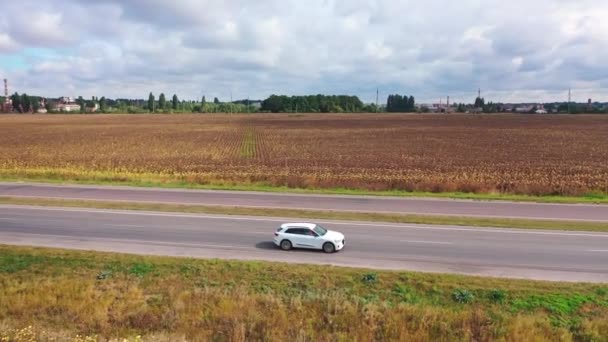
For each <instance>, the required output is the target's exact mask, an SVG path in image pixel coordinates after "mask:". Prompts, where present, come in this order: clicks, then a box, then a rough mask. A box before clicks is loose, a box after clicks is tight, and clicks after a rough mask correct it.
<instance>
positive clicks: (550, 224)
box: [0, 197, 608, 232]
mask: <svg viewBox="0 0 608 342" xmlns="http://www.w3.org/2000/svg"><path fill="white" fill-rule="evenodd" d="M0 204H16V205H37V206H54V207H78V208H97V209H116V210H145V211H163V212H181V213H196V214H217V215H243V216H265V217H286V218H301V219H312V220H320V219H326V220H343V221H367V222H386V223H412V224H429V225H454V226H469V227H487V228H519V229H539V230H564V231H592V232H608V223H603V222H572V221H550V220H526V219H507V218H479V217H459V216H424V215H402V214H384V213H365V212H345V211H324V210H300V209H276V208H248V207H225V206H202V205H181V204H163V203H136V202H123V201H115V202H105V201H86V200H62V199H45V198H22V197H0Z"/></svg>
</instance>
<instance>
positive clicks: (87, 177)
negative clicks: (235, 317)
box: [0, 141, 608, 204]
mask: <svg viewBox="0 0 608 342" xmlns="http://www.w3.org/2000/svg"><path fill="white" fill-rule="evenodd" d="M253 144H255V141H253ZM251 146H252V143H248V144H244V145H243V147H242V150H241V152H242V155H243V156H244V157H247V156H252V155H251V149H252V147H251ZM253 148H255V146H253ZM245 151H248V152H245ZM253 153H255V151H254V152H253ZM0 181H3V182H38V183H52V184H86V185H122V186H136V187H153V188H174V189H175V188H176V189H201V190H232V191H259V192H271V193H276V192H284V193H299V194H325V195H354V196H391V197H414V198H415V197H421V198H446V199H463V200H480V201H515V202H536V203H587V204H608V194H601V193H590V194H586V195H584V196H572V197H569V196H529V195H515V194H501V193H462V192H440V193H434V192H408V191H366V190H358V189H344V188H333V189H301V188H290V187H285V186H271V185H267V184H262V183H251V184H235V183H226V182H216V183H210V184H196V183H190V182H185V181H180V180H175V179H172V178H171V177H163V176H159V175H156V174H138V175H137V176H127V175H118V174H114V173H109V172H92V173H91V174H78V175H73V176H70V177H67V178H66V176H65V175H63V174H61V172H60V171H57V170H55V171H44V170H41V171H35V170H30V171H28V172H25V173H23V172H20V173H18V174H17V173H14V172H8V171H6V170H0Z"/></svg>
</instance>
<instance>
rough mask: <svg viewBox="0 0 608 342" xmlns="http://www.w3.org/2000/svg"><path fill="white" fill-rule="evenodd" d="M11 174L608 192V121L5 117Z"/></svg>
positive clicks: (1, 138)
mask: <svg viewBox="0 0 608 342" xmlns="http://www.w3.org/2000/svg"><path fill="white" fill-rule="evenodd" d="M0 132H1V134H0V176H1V177H3V178H5V179H61V180H87V181H108V180H109V181H117V182H121V181H124V182H155V183H178V182H179V183H190V184H211V185H250V184H255V185H264V186H287V187H293V188H315V189H321V188H348V189H361V190H378V191H382V190H406V191H430V192H453V191H459V192H474V193H513V194H530V195H549V194H554V195H583V194H588V193H601V194H606V193H608V116H529V115H484V116H480V115H374V114H365V115H336V114H329V115H287V114H280V115H279V114H277V115H270V114H269V115H249V116H248V115H113V116H110V115H90V116H86V115H65V116H64V115H46V116H16V115H9V116H0Z"/></svg>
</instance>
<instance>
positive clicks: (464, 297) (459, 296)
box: [452, 289, 475, 304]
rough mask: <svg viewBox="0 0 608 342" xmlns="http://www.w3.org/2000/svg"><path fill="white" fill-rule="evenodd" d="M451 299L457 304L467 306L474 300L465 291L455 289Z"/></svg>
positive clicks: (472, 296)
mask: <svg viewBox="0 0 608 342" xmlns="http://www.w3.org/2000/svg"><path fill="white" fill-rule="evenodd" d="M452 299H454V301H455V302H457V303H461V304H467V303H471V302H472V301H473V300H474V299H475V296H474V295H473V293H472V292H471V291H469V290H467V289H456V290H454V292H452Z"/></svg>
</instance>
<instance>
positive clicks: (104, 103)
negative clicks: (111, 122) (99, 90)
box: [99, 96, 108, 113]
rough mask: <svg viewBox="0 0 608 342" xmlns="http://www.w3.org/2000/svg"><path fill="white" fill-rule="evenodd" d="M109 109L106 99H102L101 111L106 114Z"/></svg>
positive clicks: (103, 97)
mask: <svg viewBox="0 0 608 342" xmlns="http://www.w3.org/2000/svg"><path fill="white" fill-rule="evenodd" d="M107 107H108V104H107V102H106V98H105V96H102V97H101V99H99V111H100V112H102V113H105V112H106V111H107Z"/></svg>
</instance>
